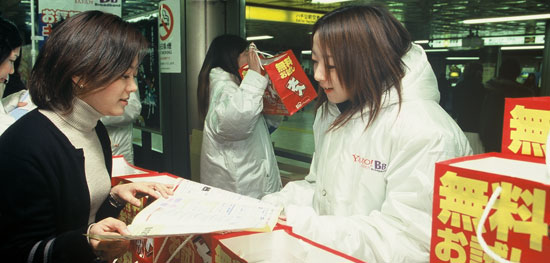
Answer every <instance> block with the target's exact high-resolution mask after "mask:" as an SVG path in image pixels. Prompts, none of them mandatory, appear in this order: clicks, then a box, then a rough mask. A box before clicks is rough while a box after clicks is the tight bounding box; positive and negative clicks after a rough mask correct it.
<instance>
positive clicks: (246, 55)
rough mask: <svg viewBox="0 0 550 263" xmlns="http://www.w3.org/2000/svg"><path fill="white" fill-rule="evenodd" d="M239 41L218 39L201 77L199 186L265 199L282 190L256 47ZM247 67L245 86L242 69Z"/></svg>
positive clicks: (235, 38)
mask: <svg viewBox="0 0 550 263" xmlns="http://www.w3.org/2000/svg"><path fill="white" fill-rule="evenodd" d="M247 46H248V43H247V42H246V40H244V39H242V38H241V37H238V36H234V35H223V36H219V37H217V38H215V39H214V40H213V41H212V43H211V44H210V47H209V49H208V52H207V54H206V58H205V59H204V63H203V65H202V68H201V71H200V74H199V85H198V89H197V97H198V107H199V114H200V115H201V118H204V130H203V140H202V148H201V165H200V167H201V183H204V184H207V185H211V186H215V187H218V188H222V189H225V190H228V191H232V192H236V193H239V194H243V195H247V196H251V197H254V198H261V197H263V196H264V195H266V194H269V193H273V192H276V191H279V190H280V189H281V177H280V175H279V168H278V167H277V161H276V159H275V153H274V151H273V145H272V142H271V138H270V134H269V131H268V125H267V124H266V117H264V115H263V114H262V109H263V102H262V96H263V94H264V91H265V89H266V87H267V82H268V79H267V78H266V77H264V76H262V74H260V72H261V71H260V62H259V60H258V57H257V55H256V53H255V46H254V45H253V44H251V45H250V48H249V49H248V50H247V49H246V48H247ZM247 63H248V64H249V70H248V72H247V74H246V76H245V77H244V78H243V79H242V80H241V77H240V75H239V68H240V67H242V66H243V65H245V64H247Z"/></svg>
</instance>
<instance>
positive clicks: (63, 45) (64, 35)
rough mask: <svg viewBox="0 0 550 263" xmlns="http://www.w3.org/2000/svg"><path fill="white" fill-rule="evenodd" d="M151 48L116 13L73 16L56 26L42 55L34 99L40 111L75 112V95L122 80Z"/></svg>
mask: <svg viewBox="0 0 550 263" xmlns="http://www.w3.org/2000/svg"><path fill="white" fill-rule="evenodd" d="M147 48H148V43H147V40H146V39H145V38H144V37H143V35H142V34H141V33H140V31H139V30H137V29H136V28H134V26H133V25H131V24H130V23H128V22H126V21H124V20H122V19H121V18H120V17H118V16H116V15H113V14H109V13H104V12H101V11H86V12H82V13H79V14H77V15H75V16H72V17H69V18H67V19H66V20H64V21H63V22H61V23H60V24H59V25H57V26H55V27H54V28H53V30H52V33H51V34H50V36H49V38H48V39H47V40H46V42H45V43H44V46H43V47H42V50H41V51H40V54H39V55H38V58H37V60H36V64H35V65H34V68H33V70H32V73H31V77H30V79H29V85H28V86H29V91H30V94H31V98H32V101H33V102H34V104H36V106H37V107H38V108H39V109H48V110H59V111H62V112H64V113H68V112H71V111H72V109H73V104H74V99H75V98H76V97H77V96H81V95H85V94H88V93H90V92H93V91H94V90H96V89H98V88H102V87H105V86H107V85H109V84H110V83H112V82H114V81H115V80H117V79H118V78H120V77H121V76H122V75H123V74H124V73H125V72H126V71H127V70H128V69H129V68H130V67H131V66H132V63H133V62H134V59H135V58H138V60H141V58H143V56H144V55H145V53H146V51H147ZM73 77H78V78H79V81H78V83H74V82H73ZM81 86H82V87H83V88H80V87H81Z"/></svg>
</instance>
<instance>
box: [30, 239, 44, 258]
mask: <svg viewBox="0 0 550 263" xmlns="http://www.w3.org/2000/svg"><path fill="white" fill-rule="evenodd" d="M40 243H42V240H40V241H38V242H36V244H34V246H32V249H31V252H29V257H28V258H27V262H28V263H32V262H33V260H34V253H36V250H37V249H38V246H40Z"/></svg>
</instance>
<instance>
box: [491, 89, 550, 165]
mask: <svg viewBox="0 0 550 263" xmlns="http://www.w3.org/2000/svg"><path fill="white" fill-rule="evenodd" d="M502 127H503V128H502V129H503V131H502V148H501V151H502V153H512V154H519V155H523V156H531V157H536V158H544V157H545V155H546V140H547V138H548V131H549V130H550V97H532V98H506V103H505V108H504V121H503V125H502Z"/></svg>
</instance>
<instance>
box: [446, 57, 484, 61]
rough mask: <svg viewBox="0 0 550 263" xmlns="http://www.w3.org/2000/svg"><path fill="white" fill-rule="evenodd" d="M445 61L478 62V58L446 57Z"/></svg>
mask: <svg viewBox="0 0 550 263" xmlns="http://www.w3.org/2000/svg"><path fill="white" fill-rule="evenodd" d="M445 59H447V60H479V57H446V58H445Z"/></svg>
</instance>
